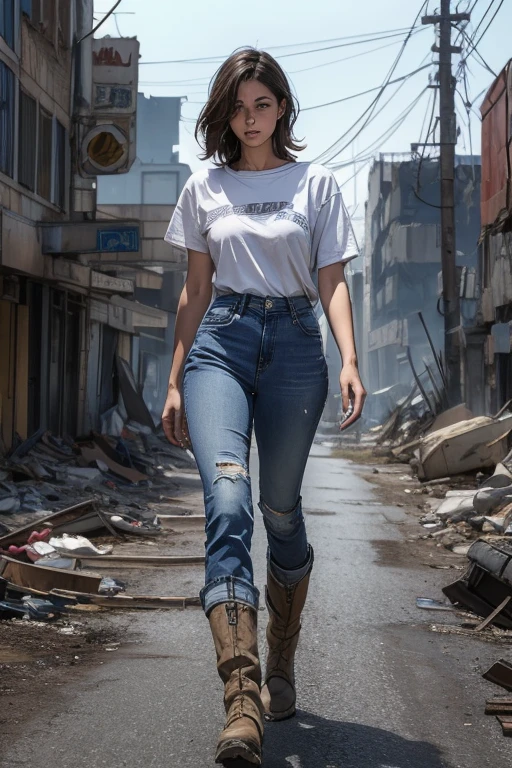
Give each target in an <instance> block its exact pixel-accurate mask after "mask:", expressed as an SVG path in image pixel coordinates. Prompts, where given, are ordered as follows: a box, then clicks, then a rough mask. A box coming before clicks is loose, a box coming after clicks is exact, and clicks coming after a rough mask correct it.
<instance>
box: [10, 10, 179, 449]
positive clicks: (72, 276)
mask: <svg viewBox="0 0 512 768" xmlns="http://www.w3.org/2000/svg"><path fill="white" fill-rule="evenodd" d="M8 5H9V4H8ZM10 6H12V13H10V14H7V17H6V18H7V21H6V23H5V24H4V27H2V36H1V37H0V88H1V91H2V94H3V98H4V99H5V109H3V110H2V115H1V121H2V122H1V129H2V136H3V138H4V139H5V140H3V141H2V146H1V150H0V359H1V361H2V365H0V451H1V453H2V455H5V454H6V453H8V452H10V451H11V450H13V449H15V447H16V445H17V444H18V443H19V442H20V440H24V439H26V438H27V437H28V436H30V435H31V434H33V433H35V432H36V431H37V430H39V429H40V428H41V427H44V428H46V429H48V430H50V431H51V432H52V433H53V434H56V435H63V436H64V435H65V436H68V437H72V438H73V437H75V436H76V435H77V434H80V433H81V432H83V431H84V430H85V431H87V430H89V429H91V428H99V427H100V423H101V414H103V413H105V412H106V411H108V410H109V409H110V408H112V407H114V406H116V405H117V403H118V395H119V392H118V386H117V380H116V376H117V373H116V369H115V364H114V361H115V358H116V355H118V356H120V357H122V358H124V359H125V360H126V361H127V362H128V364H130V363H131V358H132V342H131V339H132V338H133V337H134V336H135V335H136V334H138V333H139V332H140V330H141V329H142V328H145V327H146V326H149V327H154V326H156V327H158V328H159V329H163V328H165V327H166V326H167V314H166V313H165V312H161V311H159V310H155V309H154V308H152V307H149V308H145V307H144V306H143V305H141V304H140V303H137V304H136V303H135V302H134V301H132V298H133V296H134V291H135V288H136V278H137V275H138V270H137V269H134V270H132V271H131V272H130V274H128V275H124V274H119V269H120V266H122V265H119V264H118V261H119V254H123V256H124V258H127V257H131V258H132V259H134V260H137V261H139V260H140V258H141V256H140V247H141V246H140V225H139V221H138V220H133V219H121V220H116V222H115V223H112V222H106V221H104V222H98V221H97V220H96V218H97V210H96V179H97V176H98V175H103V174H107V175H117V174H126V172H127V171H128V170H129V168H130V167H131V165H132V164H133V162H134V160H135V153H136V150H135V136H136V134H135V127H136V122H135V117H136V108H137V80H138V42H137V40H136V39H123V40H116V39H114V38H108V39H107V40H105V39H102V38H99V39H94V38H93V37H92V36H91V35H89V34H88V33H90V31H91V29H92V26H93V3H92V0H74V1H73V2H72V3H57V2H54V3H48V4H41V9H40V12H39V11H38V12H37V15H35V10H34V4H30V3H17V2H13V3H11V4H10ZM50 22H51V23H50ZM4 32H5V35H4ZM82 38H83V40H82ZM79 41H80V42H79ZM103 257H107V258H108V262H107V263H106V264H103V263H102V258H103Z"/></svg>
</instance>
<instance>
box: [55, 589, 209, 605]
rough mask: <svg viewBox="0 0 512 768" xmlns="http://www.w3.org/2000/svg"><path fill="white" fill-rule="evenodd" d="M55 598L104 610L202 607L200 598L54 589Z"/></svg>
mask: <svg viewBox="0 0 512 768" xmlns="http://www.w3.org/2000/svg"><path fill="white" fill-rule="evenodd" d="M50 595H55V597H73V598H76V599H77V601H78V602H79V603H80V602H85V603H91V604H93V605H99V606H102V607H103V608H148V609H149V608H152V609H157V608H187V607H192V606H200V605H201V600H200V598H199V597H165V596H158V595H112V596H109V595H96V594H87V593H84V592H73V591H72V590H65V589H52V591H51V592H50Z"/></svg>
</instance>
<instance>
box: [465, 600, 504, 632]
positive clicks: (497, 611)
mask: <svg viewBox="0 0 512 768" xmlns="http://www.w3.org/2000/svg"><path fill="white" fill-rule="evenodd" d="M511 600H512V595H508V597H506V598H505V599H504V600H503V602H502V603H500V604H499V605H498V607H497V608H495V609H494V611H493V612H492V613H490V614H489V616H487V618H486V619H484V620H483V621H482V622H480V624H479V625H478V626H477V627H475V629H474V631H475V632H480V631H481V630H482V629H485V628H486V627H487V626H488V625H489V624H492V622H493V621H494V619H495V618H496V616H499V614H500V613H501V612H502V610H503V609H504V608H506V607H507V605H508V604H509V603H510V601H511Z"/></svg>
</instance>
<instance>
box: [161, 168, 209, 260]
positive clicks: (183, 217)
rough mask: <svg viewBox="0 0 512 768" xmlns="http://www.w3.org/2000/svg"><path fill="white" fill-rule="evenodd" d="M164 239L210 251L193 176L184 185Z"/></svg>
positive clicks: (173, 243) (191, 248)
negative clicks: (203, 229) (200, 219)
mask: <svg viewBox="0 0 512 768" xmlns="http://www.w3.org/2000/svg"><path fill="white" fill-rule="evenodd" d="M164 240H165V241H166V242H167V243H170V244H171V245H178V246H180V247H181V248H189V249H190V250H192V251H200V252H201V253H208V252H209V249H208V243H207V242H206V238H205V237H204V236H203V235H202V234H201V230H200V225H199V209H198V204H197V190H196V188H195V183H194V180H193V176H191V177H190V179H189V180H188V181H187V183H186V184H185V186H184V187H183V191H182V193H181V195H180V197H179V200H178V202H177V203H176V208H175V209H174V213H173V215H172V218H171V221H170V222H169V226H168V228H167V232H166V234H165V237H164Z"/></svg>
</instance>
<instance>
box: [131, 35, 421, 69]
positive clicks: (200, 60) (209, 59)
mask: <svg viewBox="0 0 512 768" xmlns="http://www.w3.org/2000/svg"><path fill="white" fill-rule="evenodd" d="M402 34H403V33H401V32H400V33H398V32H395V33H393V34H390V35H381V36H380V37H372V38H368V39H367V40H354V41H352V42H348V43H338V44H336V45H329V46H324V47H322V48H310V49H308V50H306V51H294V52H293V53H283V54H281V55H280V54H276V58H277V59H286V58H289V57H290V56H303V55H305V54H308V53H318V52H320V51H331V50H333V49H334V48H348V47H350V46H353V45H366V43H375V42H378V41H380V40H389V39H390V38H392V37H401V35H402ZM409 36H410V35H409ZM334 39H336V38H334ZM338 39H339V40H346V39H347V38H342V37H341V38H338ZM319 42H321V41H319ZM304 44H305V43H296V44H295V45H304ZM267 50H271V49H267ZM226 58H227V56H226V55H224V56H205V57H196V58H193V59H169V60H166V61H140V62H139V66H143V65H146V66H149V65H152V64H216V63H219V62H223V61H225V59H226Z"/></svg>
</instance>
